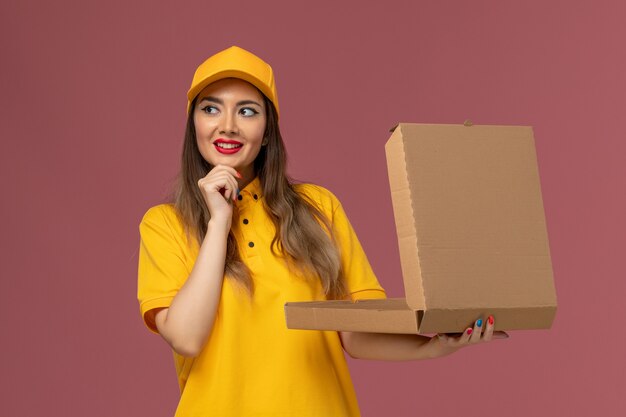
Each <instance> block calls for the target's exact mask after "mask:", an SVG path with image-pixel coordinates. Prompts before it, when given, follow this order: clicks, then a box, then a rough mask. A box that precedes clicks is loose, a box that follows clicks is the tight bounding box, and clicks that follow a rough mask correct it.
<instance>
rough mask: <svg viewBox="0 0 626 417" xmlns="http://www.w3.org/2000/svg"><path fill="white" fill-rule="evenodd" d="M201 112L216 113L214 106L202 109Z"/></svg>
mask: <svg viewBox="0 0 626 417" xmlns="http://www.w3.org/2000/svg"><path fill="white" fill-rule="evenodd" d="M202 111H203V112H205V113H210V114H214V113H217V108H216V107H214V106H206V107H203V108H202Z"/></svg>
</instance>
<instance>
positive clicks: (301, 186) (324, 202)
mask: <svg viewBox="0 0 626 417" xmlns="http://www.w3.org/2000/svg"><path fill="white" fill-rule="evenodd" d="M293 187H294V190H295V191H296V192H297V193H298V194H300V195H302V196H305V197H306V198H308V199H309V200H310V201H312V202H314V203H315V204H316V205H317V206H318V207H320V208H322V209H323V210H324V211H328V212H330V213H332V212H334V211H335V210H336V208H337V207H338V206H339V205H340V204H341V202H340V201H339V199H338V198H337V196H336V195H335V194H334V193H333V192H332V191H330V190H329V189H328V188H325V187H322V186H321V185H318V184H312V183H298V184H294V185H293Z"/></svg>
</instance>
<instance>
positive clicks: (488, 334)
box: [483, 315, 494, 342]
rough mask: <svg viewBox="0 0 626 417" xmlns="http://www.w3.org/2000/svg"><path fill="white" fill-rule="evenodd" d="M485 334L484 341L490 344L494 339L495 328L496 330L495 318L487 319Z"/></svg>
mask: <svg viewBox="0 0 626 417" xmlns="http://www.w3.org/2000/svg"><path fill="white" fill-rule="evenodd" d="M485 326H486V327H485V333H484V334H483V341H485V342H489V341H490V340H491V338H492V337H493V328H494V318H493V316H491V315H490V316H489V317H488V318H487V323H486V325H485Z"/></svg>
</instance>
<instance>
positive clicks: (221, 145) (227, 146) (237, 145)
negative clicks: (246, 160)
mask: <svg viewBox="0 0 626 417" xmlns="http://www.w3.org/2000/svg"><path fill="white" fill-rule="evenodd" d="M215 146H217V147H218V148H222V149H235V148H241V147H242V146H243V145H242V144H240V143H224V142H217V143H215Z"/></svg>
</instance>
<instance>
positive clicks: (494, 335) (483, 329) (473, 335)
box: [431, 316, 509, 356]
mask: <svg viewBox="0 0 626 417" xmlns="http://www.w3.org/2000/svg"><path fill="white" fill-rule="evenodd" d="M494 323H495V321H494V318H493V316H489V317H488V318H487V320H482V319H478V320H476V321H475V322H474V327H473V328H471V327H468V328H467V329H465V331H464V332H463V333H462V334H461V335H457V334H449V333H440V334H438V335H437V336H434V337H433V338H432V339H431V342H432V343H436V344H437V345H438V348H439V349H440V350H441V352H440V353H441V355H442V356H443V355H447V354H450V353H453V352H455V351H457V350H459V349H460V348H462V347H466V346H472V345H476V344H479V343H483V342H489V341H491V340H493V339H507V338H508V337H509V335H508V334H507V333H505V332H502V331H494V330H493V329H494Z"/></svg>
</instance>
